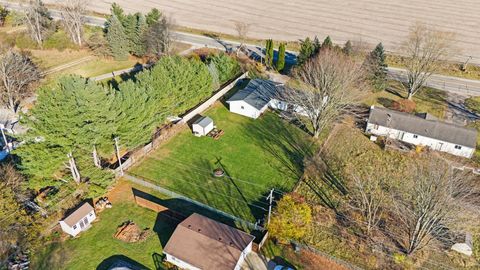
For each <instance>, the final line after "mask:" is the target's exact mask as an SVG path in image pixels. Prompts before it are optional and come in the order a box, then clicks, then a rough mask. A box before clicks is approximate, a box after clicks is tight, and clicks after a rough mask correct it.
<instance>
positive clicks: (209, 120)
mask: <svg viewBox="0 0 480 270" xmlns="http://www.w3.org/2000/svg"><path fill="white" fill-rule="evenodd" d="M211 123H213V120H212V118H210V117H208V116H202V117H200V118H199V119H198V120H197V121H195V123H193V124H194V125H199V126H201V127H207V126H208V125H210V124H211Z"/></svg>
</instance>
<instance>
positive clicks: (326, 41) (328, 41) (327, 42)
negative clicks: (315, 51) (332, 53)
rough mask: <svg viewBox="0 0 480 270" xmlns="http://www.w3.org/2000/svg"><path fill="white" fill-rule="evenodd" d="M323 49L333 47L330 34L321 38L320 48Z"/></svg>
mask: <svg viewBox="0 0 480 270" xmlns="http://www.w3.org/2000/svg"><path fill="white" fill-rule="evenodd" d="M324 49H328V50H331V49H333V42H332V39H331V38H330V36H327V37H326V38H325V39H324V40H323V43H322V50H324Z"/></svg>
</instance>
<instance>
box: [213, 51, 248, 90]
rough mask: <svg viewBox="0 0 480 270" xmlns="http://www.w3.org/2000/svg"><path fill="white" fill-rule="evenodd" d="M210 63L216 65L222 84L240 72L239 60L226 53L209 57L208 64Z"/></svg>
mask: <svg viewBox="0 0 480 270" xmlns="http://www.w3.org/2000/svg"><path fill="white" fill-rule="evenodd" d="M210 63H213V64H214V65H215V67H216V69H217V71H218V79H219V81H220V83H224V82H227V81H228V80H230V79H232V78H233V77H234V76H235V75H236V74H238V73H239V72H240V65H239V64H238V62H237V60H236V59H235V58H233V57H231V56H229V55H227V54H225V53H220V54H217V55H210V56H208V57H207V64H210Z"/></svg>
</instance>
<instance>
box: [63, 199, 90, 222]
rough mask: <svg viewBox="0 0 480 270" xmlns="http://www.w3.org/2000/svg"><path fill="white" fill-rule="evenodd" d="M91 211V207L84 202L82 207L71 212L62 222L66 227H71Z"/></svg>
mask: <svg viewBox="0 0 480 270" xmlns="http://www.w3.org/2000/svg"><path fill="white" fill-rule="evenodd" d="M92 211H93V207H92V206H91V205H90V204H89V203H87V202H86V203H84V204H83V205H82V206H80V207H79V208H78V209H77V210H75V211H73V212H72V213H71V214H70V215H68V216H67V217H66V218H65V219H64V220H63V222H65V223H67V225H68V226H70V227H72V226H73V225H75V224H77V223H78V222H79V221H80V220H81V219H82V218H84V217H85V216H86V215H88V213H90V212H92Z"/></svg>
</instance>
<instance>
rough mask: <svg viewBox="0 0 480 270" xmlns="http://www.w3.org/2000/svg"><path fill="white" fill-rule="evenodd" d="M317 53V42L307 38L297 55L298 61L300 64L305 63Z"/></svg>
mask: <svg viewBox="0 0 480 270" xmlns="http://www.w3.org/2000/svg"><path fill="white" fill-rule="evenodd" d="M314 53H315V44H314V43H313V42H312V41H311V40H310V38H308V37H307V38H306V39H305V40H303V41H302V42H301V44H300V53H299V54H298V56H297V63H298V65H303V64H304V63H305V62H307V60H308V59H310V58H311V57H312V56H313V55H314Z"/></svg>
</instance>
